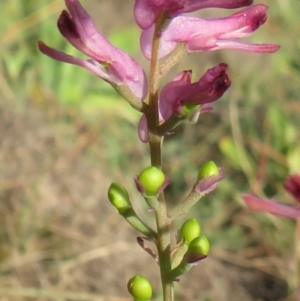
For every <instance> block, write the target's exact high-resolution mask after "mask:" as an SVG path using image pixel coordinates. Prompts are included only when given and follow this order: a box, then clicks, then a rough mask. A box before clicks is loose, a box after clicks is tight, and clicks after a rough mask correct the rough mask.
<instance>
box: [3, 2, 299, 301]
mask: <svg viewBox="0 0 300 301" xmlns="http://www.w3.org/2000/svg"><path fill="white" fill-rule="evenodd" d="M263 3H265V4H268V5H269V6H270V9H269V14H268V16H269V19H268V21H267V23H266V24H265V25H264V26H262V27H261V28H260V29H259V30H258V31H257V32H256V33H255V34H254V35H253V36H251V37H250V38H249V39H248V40H251V41H253V42H272V43H278V44H280V45H281V49H280V50H279V51H278V52H277V53H275V54H272V55H261V54H259V55H258V54H251V53H242V52H238V51H229V50H226V51H219V52H212V53H201V54H193V55H191V56H189V57H187V58H186V59H185V60H184V61H182V62H181V63H180V64H178V66H176V67H175V68H173V70H172V72H171V74H170V75H169V76H168V77H167V78H170V77H171V76H172V75H174V74H176V72H178V71H180V70H182V69H183V68H184V69H190V68H193V72H194V75H195V79H196V78H198V77H199V76H201V75H202V74H203V73H204V72H205V70H206V69H208V68H210V67H211V66H213V65H215V64H219V63H220V62H226V63H228V64H229V67H230V77H231V80H232V86H231V88H230V91H228V93H226V95H225V96H224V97H223V98H222V99H221V100H220V101H218V102H217V103H215V105H214V111H213V112H212V113H209V114H204V115H203V116H202V117H201V118H200V121H199V122H198V124H197V125H195V126H189V125H187V124H185V125H183V126H181V127H180V128H179V129H178V130H177V131H176V133H175V135H173V136H171V137H168V138H167V139H166V141H165V144H164V166H165V171H166V173H167V174H168V175H169V176H170V177H171V179H172V184H171V185H170V187H169V188H168V189H167V197H168V200H169V203H170V206H172V204H175V203H176V202H179V201H180V199H182V198H183V197H184V195H185V193H186V192H187V190H188V189H189V187H190V186H191V185H192V184H193V183H194V179H195V175H196V172H197V169H198V167H199V166H200V165H201V164H203V163H204V162H206V161H207V160H214V161H215V162H217V163H218V165H220V166H223V167H224V169H225V175H226V178H225V179H224V180H223V181H222V182H221V183H220V184H219V186H218V189H217V190H215V191H214V192H213V193H212V194H210V195H209V196H207V197H205V198H204V199H203V200H201V202H200V203H199V204H197V206H196V207H195V210H193V211H192V212H191V213H189V216H191V217H197V218H198V219H199V221H200V222H201V224H202V228H203V234H205V235H206V236H208V238H209V239H210V241H211V248H212V252H211V256H209V258H208V259H206V260H205V262H203V264H202V263H201V264H200V265H199V266H198V267H195V268H194V269H192V271H191V272H190V273H189V274H187V275H185V276H184V277H182V280H181V282H180V283H179V284H178V285H176V286H177V294H178V297H179V298H183V299H185V300H199V301H200V300H207V301H208V300H222V301H223V300H233V301H235V300H241V299H242V300H246V301H247V300H249V301H250V300H270V301H271V300H272V301H273V300H296V299H295V296H294V295H293V289H294V286H295V278H294V274H293V271H294V265H295V262H294V243H295V239H294V238H295V237H294V235H295V233H294V226H295V225H294V222H293V221H290V220H287V219H280V218H276V217H271V216H268V215H266V214H262V213H253V212H250V211H248V210H247V209H245V208H244V205H243V203H242V201H241V199H240V194H241V193H243V192H247V191H252V192H254V193H256V194H259V195H260V196H266V197H274V198H277V199H279V200H281V201H282V202H285V203H291V204H292V203H293V199H292V198H291V197H290V196H289V195H288V194H287V193H286V192H285V191H284V189H283V186H282V184H283V181H284V179H285V177H286V175H287V174H289V173H292V172H297V171H299V170H300V144H299V140H300V139H299V138H300V134H299V125H300V121H299V113H300V103H299V97H300V92H299V70H300V57H299V50H300V49H299V48H300V40H299V39H298V36H299V34H300V26H299V11H300V3H299V1H298V2H295V1H292V0H277V1H275V0H274V1H272V2H270V1H263ZM83 4H84V6H85V7H86V9H87V10H88V11H89V13H90V14H91V15H92V16H93V17H94V19H95V21H96V23H97V25H98V28H99V31H100V32H102V33H103V34H105V35H106V36H108V37H109V39H110V40H111V41H112V43H113V44H115V45H117V46H118V47H120V48H122V49H124V50H126V51H128V52H129V53H130V54H131V55H132V56H134V57H136V59H137V60H138V61H139V62H140V63H141V64H142V65H143V66H144V67H145V68H147V62H146V60H145V59H143V58H142V56H141V54H140V53H139V43H138V37H139V30H138V29H137V28H136V27H135V24H134V22H133V19H132V7H133V1H128V2H127V1H126V2H125V1H124V2H123V1H122V2H120V1H117V0H116V1H108V0H85V1H83ZM0 8H1V11H2V17H1V18H0V36H1V47H0V59H1V64H0V134H1V139H0V160H1V161H0V162H1V164H0V179H1V181H0V300H1V301H4V300H5V301H7V300H16V301H18V300H128V293H127V292H126V283H127V279H128V278H129V277H131V276H133V275H134V274H136V273H140V274H143V275H145V276H147V277H149V278H150V279H152V281H153V282H154V286H155V288H156V291H157V294H156V296H155V298H156V299H157V300H160V293H159V286H158V269H157V267H156V266H155V263H154V262H153V261H152V260H151V258H148V257H149V256H147V254H145V253H144V252H143V251H142V250H140V249H139V247H138V246H137V245H136V244H135V237H136V236H137V233H136V232H134V231H133V230H131V229H130V227H129V226H128V225H127V224H125V222H123V221H122V219H121V217H119V216H118V214H117V213H116V212H115V210H114V209H113V208H111V207H110V206H109V204H108V202H107V197H106V191H107V188H108V186H109V185H110V183H111V182H112V181H115V182H120V183H122V184H123V185H124V186H125V187H127V188H128V191H129V193H130V195H131V198H132V202H133V203H134V204H135V205H136V206H137V211H138V212H139V213H140V215H141V216H142V217H143V218H144V219H146V220H147V221H148V222H149V223H150V224H152V225H153V220H152V216H151V215H150V214H148V213H147V212H146V207H145V205H144V204H143V202H142V201H141V198H140V196H139V195H138V193H137V192H136V191H135V188H134V184H133V177H134V176H135V175H136V174H138V173H139V172H140V170H141V168H143V167H146V166H147V165H148V164H149V158H148V148H147V145H143V144H141V143H139V140H138V138H137V131H136V126H137V123H138V119H139V114H137V113H135V112H134V111H133V110H132V109H131V108H130V106H129V105H127V103H126V102H124V101H123V100H122V99H120V97H119V96H118V95H117V94H116V93H115V92H114V90H113V89H112V88H111V87H110V86H109V85H108V84H106V83H104V82H102V81H101V80H99V79H97V78H94V77H93V76H92V75H90V74H89V73H88V72H86V71H85V70H83V69H80V68H79V67H75V66H71V65H67V64H62V63H58V62H55V61H53V60H51V59H49V58H48V57H45V56H43V55H41V54H40V53H39V52H38V50H37V46H36V43H37V40H43V41H44V42H45V43H47V44H48V45H50V46H52V47H55V48H57V49H60V50H63V51H66V52H67V53H70V54H73V55H81V54H80V53H78V52H77V51H76V50H74V49H73V48H72V47H71V46H70V45H68V44H67V43H66V42H65V41H64V39H63V38H62V37H61V36H60V34H59V32H58V30H57V28H56V20H57V18H58V15H59V14H60V12H61V10H62V9H64V2H63V1H62V0H56V1H49V0H47V1H46V0H39V1H37V0H26V1H25V0H13V1H8V0H1V3H0ZM229 13H230V12H228V11H222V10H206V11H201V12H200V13H197V15H199V16H210V17H212V16H220V15H224V16H225V15H228V14H229ZM146 70H147V69H146ZM184 218H186V216H185V217H182V218H180V219H179V220H178V221H176V222H175V223H174V233H175V231H176V229H177V228H178V227H179V226H180V224H181V223H182V222H183V220H184Z"/></svg>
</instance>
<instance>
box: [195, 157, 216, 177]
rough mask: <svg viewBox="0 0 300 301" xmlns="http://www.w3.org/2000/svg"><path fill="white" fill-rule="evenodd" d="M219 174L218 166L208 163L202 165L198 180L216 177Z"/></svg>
mask: <svg viewBox="0 0 300 301" xmlns="http://www.w3.org/2000/svg"><path fill="white" fill-rule="evenodd" d="M218 174H219V169H218V166H217V165H216V164H215V162H214V161H208V162H206V163H205V164H204V165H202V166H201V167H200V169H199V172H198V180H202V179H204V178H207V177H210V176H217V175H218Z"/></svg>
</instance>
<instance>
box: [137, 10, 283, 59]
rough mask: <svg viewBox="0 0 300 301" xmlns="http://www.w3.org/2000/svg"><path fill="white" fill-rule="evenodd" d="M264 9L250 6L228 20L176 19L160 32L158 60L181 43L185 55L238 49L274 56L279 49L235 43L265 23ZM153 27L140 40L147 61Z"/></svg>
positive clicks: (183, 17) (149, 53)
mask: <svg viewBox="0 0 300 301" xmlns="http://www.w3.org/2000/svg"><path fill="white" fill-rule="evenodd" d="M266 12H267V6H266V5H253V6H251V7H249V8H246V9H243V10H241V11H239V12H237V13H235V14H233V15H231V16H229V17H225V18H218V19H208V20H206V19H200V18H194V17H185V16H178V17H175V18H174V19H172V20H171V22H170V24H169V26H168V27H167V28H166V29H165V30H164V31H163V32H162V35H161V46H160V49H159V57H160V58H162V57H164V56H166V55H168V54H170V53H171V52H172V51H173V50H174V49H175V48H176V46H177V45H178V43H184V44H185V45H186V50H187V51H188V52H193V51H213V50H218V49H223V48H232V49H240V50H244V51H252V52H274V51H276V50H277V49H278V48H279V46H278V45H272V44H262V45H258V44H245V43H240V42H239V41H238V40H237V39H240V38H242V37H246V36H249V35H250V34H251V33H253V32H254V31H255V30H256V29H257V28H258V27H259V26H260V25H262V24H263V23H264V22H265V21H266ZM153 30H154V29H153V26H152V27H151V28H149V29H148V30H146V31H144V32H143V33H142V36H141V48H142V51H143V54H144V55H145V57H146V58H148V59H149V58H150V57H151V39H152V36H153Z"/></svg>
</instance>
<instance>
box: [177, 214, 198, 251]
mask: <svg viewBox="0 0 300 301" xmlns="http://www.w3.org/2000/svg"><path fill="white" fill-rule="evenodd" d="M200 233H201V227H200V224H199V223H198V221H197V220H196V219H195V218H191V219H188V220H187V221H185V222H184V223H183V225H182V226H181V228H180V235H179V238H178V242H180V241H181V240H182V239H184V242H185V244H186V245H189V244H190V243H191V241H192V240H193V239H195V238H196V237H199V236H200Z"/></svg>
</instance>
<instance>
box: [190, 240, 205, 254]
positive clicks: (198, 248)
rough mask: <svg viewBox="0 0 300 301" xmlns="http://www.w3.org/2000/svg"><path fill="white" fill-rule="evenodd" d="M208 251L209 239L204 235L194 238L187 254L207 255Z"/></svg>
mask: <svg viewBox="0 0 300 301" xmlns="http://www.w3.org/2000/svg"><path fill="white" fill-rule="evenodd" d="M208 252H209V241H208V239H207V238H206V236H200V237H197V238H195V239H194V240H193V241H192V242H191V243H190V245H189V248H188V253H189V254H199V255H205V256H206V255H207V254H208Z"/></svg>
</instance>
